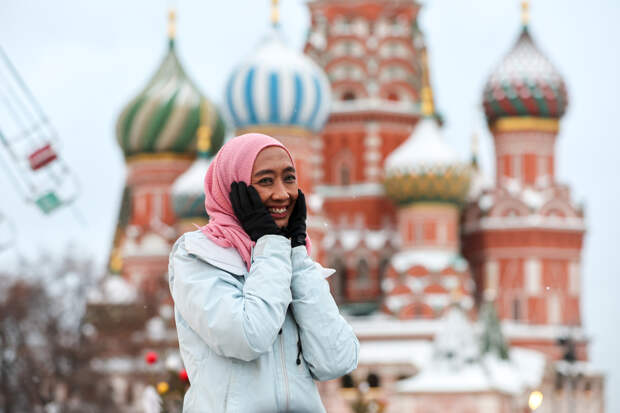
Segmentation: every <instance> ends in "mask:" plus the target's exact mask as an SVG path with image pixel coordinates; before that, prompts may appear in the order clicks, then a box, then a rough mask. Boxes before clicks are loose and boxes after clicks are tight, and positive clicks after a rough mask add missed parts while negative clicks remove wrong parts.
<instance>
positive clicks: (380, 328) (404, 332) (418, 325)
mask: <svg viewBox="0 0 620 413" xmlns="http://www.w3.org/2000/svg"><path fill="white" fill-rule="evenodd" d="M348 321H349V323H350V324H351V327H353V331H355V334H356V335H357V336H358V337H376V338H381V337H398V336H403V337H407V336H408V337H411V336H417V337H428V336H433V335H435V333H436V332H437V331H438V330H439V328H440V324H439V322H438V320H399V319H397V318H395V317H393V316H390V315H387V314H382V313H378V314H373V315H371V316H365V317H351V318H349V319H348Z"/></svg>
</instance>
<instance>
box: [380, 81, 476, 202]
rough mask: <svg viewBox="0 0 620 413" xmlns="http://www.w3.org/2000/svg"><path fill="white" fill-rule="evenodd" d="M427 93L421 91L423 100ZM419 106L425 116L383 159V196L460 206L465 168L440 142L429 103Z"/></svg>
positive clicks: (465, 182) (465, 184) (465, 185)
mask: <svg viewBox="0 0 620 413" xmlns="http://www.w3.org/2000/svg"><path fill="white" fill-rule="evenodd" d="M428 92H429V91H428V88H426V87H425V88H423V90H422V98H423V100H424V99H425V95H426V96H430V93H428ZM422 105H423V111H424V112H425V117H424V118H422V119H421V120H420V121H419V123H418V124H417V125H416V127H415V129H414V131H413V133H412V134H411V136H410V137H409V138H408V139H407V140H406V141H405V142H403V143H402V144H401V145H400V146H399V147H397V148H396V149H395V150H394V151H393V152H392V153H391V154H390V155H389V156H388V157H387V158H386V160H385V181H384V184H385V189H386V194H387V196H389V197H390V198H391V199H392V200H394V201H395V202H397V203H399V204H409V203H413V202H421V201H439V202H452V203H456V204H459V205H460V204H461V203H462V202H463V200H464V199H465V196H466V194H467V190H468V188H469V175H470V173H469V166H468V165H466V164H465V163H463V162H461V161H460V160H459V159H458V156H457V153H456V151H455V150H454V149H453V148H452V147H451V146H450V145H448V144H447V143H446V142H445V141H444V139H443V136H442V134H441V130H440V129H439V125H438V123H437V120H436V119H435V118H434V117H432V113H433V112H432V104H429V103H425V102H423V103H422Z"/></svg>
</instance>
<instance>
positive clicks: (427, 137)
mask: <svg viewBox="0 0 620 413" xmlns="http://www.w3.org/2000/svg"><path fill="white" fill-rule="evenodd" d="M460 164H461V162H460V161H459V159H458V156H457V153H456V151H455V150H454V149H453V148H452V147H451V146H450V145H448V144H447V143H446V142H445V141H444V139H443V136H442V135H441V130H440V129H439V125H438V124H437V122H436V121H435V120H434V119H432V118H424V119H422V120H420V122H419V123H418V124H417V125H416V127H415V129H414V131H413V133H412V134H411V136H410V137H409V138H408V139H407V140H406V141H405V142H403V143H402V144H401V145H400V146H399V147H398V148H396V149H395V150H394V151H393V152H392V153H391V154H390V155H389V156H388V157H387V158H386V160H385V171H386V175H388V176H389V175H393V174H397V173H412V172H413V173H416V172H422V171H426V170H429V169H435V168H438V167H439V168H441V167H449V166H456V165H460Z"/></svg>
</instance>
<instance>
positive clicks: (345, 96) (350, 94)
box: [341, 90, 355, 100]
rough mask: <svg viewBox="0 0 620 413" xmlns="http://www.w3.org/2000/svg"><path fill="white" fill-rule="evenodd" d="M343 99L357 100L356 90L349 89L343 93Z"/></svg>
mask: <svg viewBox="0 0 620 413" xmlns="http://www.w3.org/2000/svg"><path fill="white" fill-rule="evenodd" d="M341 99H342V100H355V92H353V91H352V90H347V91H346V92H344V93H343V94H342V98H341Z"/></svg>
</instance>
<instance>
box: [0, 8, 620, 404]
mask: <svg viewBox="0 0 620 413" xmlns="http://www.w3.org/2000/svg"><path fill="white" fill-rule="evenodd" d="M170 4H176V5H177V8H178V36H177V38H178V52H179V54H180V56H181V59H182V61H183V63H184V65H185V68H186V69H187V72H188V73H189V74H190V76H191V77H192V78H193V79H194V80H195V81H196V82H197V84H198V85H199V86H200V87H201V88H202V90H203V91H204V92H205V93H206V94H207V95H208V96H209V97H210V98H211V99H212V100H213V101H215V102H216V103H217V104H220V102H221V101H222V93H223V88H224V84H225V81H226V78H227V76H228V74H229V73H230V71H231V70H232V68H233V66H234V65H235V64H237V63H238V62H239V61H240V60H241V59H242V58H243V57H244V56H245V55H247V54H248V53H250V52H251V50H252V48H253V47H254V46H255V45H256V44H257V41H258V40H259V39H260V37H261V36H262V34H263V33H265V31H266V29H267V27H268V21H269V4H270V1H269V0H243V1H242V0H226V1H219V2H215V1H205V0H202V1H198V0H195V1H190V0H181V1H177V2H170V1H165V0H132V1H121V0H107V1H98V2H95V1H77V0H74V1H69V0H56V1H34V0H1V1H0V46H2V48H3V49H4V51H5V52H6V53H7V54H8V55H9V57H10V58H11V59H12V61H13V63H14V64H15V66H16V67H17V68H18V70H19V71H20V73H21V75H22V77H23V78H24V79H25V80H26V82H27V83H28V85H29V86H30V88H31V90H32V91H33V93H34V95H35V96H36V97H37V99H38V100H39V102H40V103H41V105H42V106H43V108H44V110H45V112H46V113H47V114H48V115H49V117H50V118H51V120H52V122H53V124H54V125H55V128H56V129H57V131H58V132H59V135H60V137H61V140H62V143H63V145H62V156H63V158H64V159H65V160H66V161H67V162H68V164H69V165H70V166H71V167H72V168H73V170H74V171H75V173H76V174H77V175H78V176H79V178H80V180H81V183H82V193H81V196H80V198H79V200H78V201H77V202H76V204H75V209H76V210H77V212H76V211H74V210H72V209H65V210H60V211H58V212H56V213H54V214H53V215H51V216H49V217H46V216H43V215H42V214H41V213H40V212H39V211H38V210H37V209H36V208H35V207H33V206H32V205H27V204H24V203H23V202H22V201H21V199H20V198H19V197H18V196H17V194H16V193H15V191H14V190H13V187H12V185H11V181H10V180H8V179H7V176H6V174H4V173H3V172H4V171H2V172H0V188H2V189H3V190H2V201H0V213H2V214H4V215H6V216H8V217H9V218H10V219H11V220H12V222H13V223H14V225H15V227H16V228H17V234H16V235H17V239H16V243H15V245H14V247H13V248H11V249H10V250H5V251H0V265H6V264H8V263H10V262H12V261H14V259H15V257H16V256H17V255H18V254H22V255H26V256H36V255H37V254H38V252H39V251H41V250H42V249H48V250H52V251H58V250H60V249H62V248H64V247H65V246H66V245H68V244H69V242H75V243H77V244H79V245H80V249H81V250H88V251H90V253H91V254H92V256H93V257H94V258H95V259H96V260H97V262H98V263H103V262H104V261H105V259H106V257H107V254H108V249H109V246H110V242H111V238H112V235H113V230H114V225H115V219H116V215H117V210H118V204H119V202H120V195H121V190H122V186H123V183H124V179H125V167H124V161H123V157H122V154H121V152H120V150H119V148H118V146H117V145H116V141H115V136H114V124H115V121H116V118H117V116H118V114H119V112H120V110H121V109H122V107H123V106H124V105H125V104H126V103H127V102H128V100H129V99H130V98H131V97H133V96H134V95H135V94H136V93H137V92H138V91H139V89H140V88H142V87H143V85H144V83H145V82H146V80H147V79H148V77H150V76H151V74H152V73H153V71H154V70H155V68H156V67H157V65H158V64H159V62H160V60H161V59H162V57H163V54H164V52H165V48H166V37H165V36H166V13H167V8H168V6H169V5H170ZM281 13H282V26H283V31H284V33H285V37H286V38H287V39H288V43H289V45H290V46H291V47H294V48H296V49H298V50H301V47H302V44H303V41H304V39H305V35H306V32H307V29H308V25H309V16H308V12H307V9H306V6H305V3H304V2H303V1H301V0H281ZM618 21H620V2H618V1H617V0H593V1H590V2H583V1H578V0H533V1H532V5H531V24H530V27H531V31H532V33H533V36H534V39H535V41H536V42H537V44H538V45H539V47H540V49H542V51H543V52H544V53H546V54H547V55H548V57H549V58H550V59H551V61H552V62H553V63H554V64H555V66H556V67H557V68H558V69H559V71H560V72H561V73H562V74H563V76H564V78H565V80H566V83H567V85H568V91H569V98H570V103H569V108H568V112H567V114H566V116H565V117H564V119H563V121H562V124H561V125H562V126H561V131H560V136H559V139H558V142H557V145H556V160H557V161H556V167H557V176H558V179H559V180H560V181H561V182H563V183H567V184H569V185H570V187H571V189H572V194H573V198H574V199H575V200H577V201H578V202H583V203H584V204H585V212H586V219H587V225H588V232H587V235H586V239H585V245H584V250H583V281H582V282H583V294H582V304H583V310H582V313H583V319H584V325H585V329H586V332H587V333H588V334H589V335H590V336H591V337H592V345H591V358H592V360H593V362H594V364H595V366H597V367H599V368H602V369H604V370H605V371H606V372H607V374H608V376H607V377H608V381H607V390H608V391H607V393H608V401H609V404H608V406H607V411H608V412H616V411H620V397H619V396H618V395H613V394H612V393H614V391H613V390H614V389H615V390H616V391H615V393H616V394H617V393H618V392H617V390H618V389H620V352H619V351H618V350H617V344H616V343H617V340H618V338H619V336H620V333H618V326H620V300H619V299H618V297H617V296H618V292H619V291H620V266H619V265H618V255H619V253H620V248H619V240H620V224H619V223H618V217H617V213H618V212H617V211H618V205H619V203H620V189H619V187H620V185H619V184H618V182H617V180H618V178H619V177H620V155H619V151H620V139H619V138H620V136H619V135H620V133H619V132H618V123H617V122H618V120H619V119H620V109H619V105H618V94H619V92H620V85H619V81H618V78H619V74H620V52H619V50H620V48H619V47H618V45H617V42H618V39H620V27H619V25H618V24H617V22H618ZM519 22H520V17H519V1H518V0H469V1H462V0H428V1H427V2H426V6H425V7H424V9H423V11H422V13H421V16H420V23H421V26H422V28H423V30H424V33H425V35H426V39H427V41H428V45H429V54H430V55H429V57H430V63H431V75H432V78H431V81H432V84H433V87H434V92H435V96H436V102H437V106H438V109H439V110H440V111H441V112H442V114H443V115H444V117H445V119H446V124H445V127H444V133H445V136H446V138H447V140H448V141H449V142H450V143H451V144H452V145H454V146H455V147H456V148H457V149H458V150H459V152H461V153H462V156H463V158H466V157H469V145H470V144H469V140H470V136H471V134H472V133H473V132H474V131H477V132H479V133H480V135H481V142H480V150H481V164H482V167H483V169H484V170H486V171H487V172H488V173H489V175H492V174H493V171H494V164H493V159H492V154H493V147H492V142H491V138H490V136H489V134H488V131H486V129H485V126H484V121H483V118H482V113H481V111H480V109H479V107H480V101H481V91H482V88H483V85H484V83H485V80H486V78H487V76H488V74H489V73H490V72H491V70H492V69H493V68H494V67H495V65H496V64H497V63H498V62H499V60H500V59H501V57H502V56H503V55H504V54H505V53H506V52H507V51H508V49H509V48H510V47H511V46H512V44H513V43H514V41H515V39H516V37H517V35H518V32H519V24H520V23H519ZM76 216H82V217H83V221H81V220H80V219H77V218H76ZM5 228H6V227H5V226H2V223H1V222H0V231H3V230H4V229H5ZM1 236H3V234H2V233H0V237H1Z"/></svg>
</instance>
